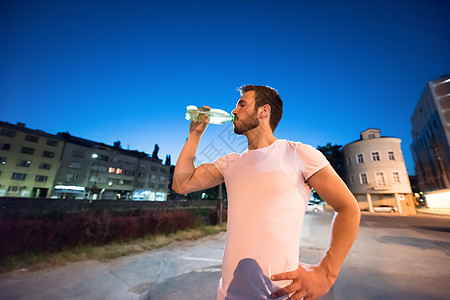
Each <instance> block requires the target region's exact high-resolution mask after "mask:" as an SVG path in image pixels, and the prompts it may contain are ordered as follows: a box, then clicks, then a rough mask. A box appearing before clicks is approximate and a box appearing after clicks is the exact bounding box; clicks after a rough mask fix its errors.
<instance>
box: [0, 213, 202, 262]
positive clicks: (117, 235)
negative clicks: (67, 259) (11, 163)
mask: <svg viewBox="0 0 450 300" xmlns="http://www.w3.org/2000/svg"><path fill="white" fill-rule="evenodd" d="M201 222H202V221H201V219H200V217H198V216H193V215H192V214H191V213H189V212H188V211H187V210H173V211H140V212H139V214H137V213H136V212H134V213H133V214H130V215H114V213H111V212H109V211H106V210H105V211H103V212H85V213H81V214H78V215H69V216H67V217H66V218H49V219H43V218H34V219H30V218H26V217H21V218H17V219H7V218H3V217H0V261H1V260H3V259H5V258H6V257H8V256H12V255H20V254H23V253H26V252H33V253H46V252H56V251H61V250H64V249H67V248H72V247H76V246H83V245H102V244H107V243H110V242H112V241H127V240H130V239H133V238H139V237H144V236H146V235H156V234H169V233H173V232H175V231H177V230H183V229H187V228H190V227H193V226H195V225H199V223H201Z"/></svg>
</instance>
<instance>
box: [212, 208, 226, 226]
mask: <svg viewBox="0 0 450 300" xmlns="http://www.w3.org/2000/svg"><path fill="white" fill-rule="evenodd" d="M217 210H218V209H217V208H213V209H211V210H210V211H209V214H208V217H209V222H210V223H211V225H217V215H218V213H217ZM227 216H228V212H227V209H226V208H222V221H223V222H226V221H227Z"/></svg>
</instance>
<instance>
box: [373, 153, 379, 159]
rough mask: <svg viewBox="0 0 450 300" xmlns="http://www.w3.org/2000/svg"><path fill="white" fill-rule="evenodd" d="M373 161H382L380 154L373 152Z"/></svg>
mask: <svg viewBox="0 0 450 300" xmlns="http://www.w3.org/2000/svg"><path fill="white" fill-rule="evenodd" d="M372 161H380V153H379V152H372Z"/></svg>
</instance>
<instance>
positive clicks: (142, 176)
mask: <svg viewBox="0 0 450 300" xmlns="http://www.w3.org/2000/svg"><path fill="white" fill-rule="evenodd" d="M145 175H146V174H145V173H141V172H139V173H138V177H139V178H144V177H145Z"/></svg>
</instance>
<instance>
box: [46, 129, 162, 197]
mask: <svg viewBox="0 0 450 300" xmlns="http://www.w3.org/2000/svg"><path fill="white" fill-rule="evenodd" d="M58 136H59V137H60V138H61V139H63V140H64V141H65V147H64V150H63V154H62V156H61V167H60V169H59V170H58V174H57V176H56V180H55V190H54V192H53V194H52V196H53V197H57V198H89V199H92V200H96V199H105V200H114V199H125V200H152V201H166V200H167V191H168V186H169V170H170V166H166V165H163V164H162V160H161V159H158V158H153V157H150V156H149V155H148V154H146V153H144V152H139V151H133V150H125V149H122V148H121V147H120V142H116V143H115V144H114V146H109V145H106V144H102V143H96V142H93V141H89V140H85V139H82V138H77V137H74V136H71V135H70V134H68V133H58Z"/></svg>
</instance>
